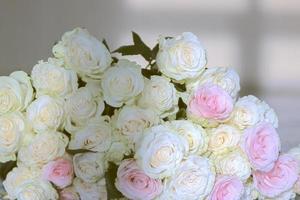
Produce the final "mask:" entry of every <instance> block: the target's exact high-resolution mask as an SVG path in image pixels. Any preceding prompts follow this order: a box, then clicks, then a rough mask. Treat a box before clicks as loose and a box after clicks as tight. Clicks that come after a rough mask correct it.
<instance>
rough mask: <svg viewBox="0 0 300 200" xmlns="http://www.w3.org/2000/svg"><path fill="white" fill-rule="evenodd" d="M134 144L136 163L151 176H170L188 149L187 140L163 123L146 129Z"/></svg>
mask: <svg viewBox="0 0 300 200" xmlns="http://www.w3.org/2000/svg"><path fill="white" fill-rule="evenodd" d="M136 146H137V149H136V152H135V158H136V160H137V163H138V165H139V166H140V167H141V169H142V170H143V171H144V172H145V173H146V174H147V175H148V176H150V177H152V178H164V177H168V176H171V175H172V174H173V173H174V171H175V170H176V168H177V167H178V165H179V164H180V162H181V160H182V159H183V157H184V155H185V154H186V153H187V150H188V143H187V141H186V140H184V139H183V138H182V137H181V136H179V135H178V134H177V133H176V132H175V131H173V130H171V129H170V128H168V127H166V126H163V125H158V126H154V127H152V128H150V129H148V130H147V131H146V132H145V133H144V135H143V138H141V140H140V141H139V142H138V143H137V144H136Z"/></svg>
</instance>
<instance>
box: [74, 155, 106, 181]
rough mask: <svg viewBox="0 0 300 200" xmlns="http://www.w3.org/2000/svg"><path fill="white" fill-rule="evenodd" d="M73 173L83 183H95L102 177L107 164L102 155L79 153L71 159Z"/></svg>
mask: <svg viewBox="0 0 300 200" xmlns="http://www.w3.org/2000/svg"><path fill="white" fill-rule="evenodd" d="M73 165H74V171H75V174H76V176H77V177H79V178H81V179H82V180H84V181H85V182H88V183H95V182H97V181H98V180H100V179H101V178H103V177H104V173H105V171H106V167H107V164H106V162H105V160H104V154H103V153H91V152H90V153H79V154H76V155H75V156H74V157H73Z"/></svg>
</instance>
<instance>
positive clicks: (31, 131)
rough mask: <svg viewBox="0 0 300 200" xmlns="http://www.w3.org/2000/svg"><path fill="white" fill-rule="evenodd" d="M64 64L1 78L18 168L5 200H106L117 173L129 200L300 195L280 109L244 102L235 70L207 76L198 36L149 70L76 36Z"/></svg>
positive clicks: (169, 46)
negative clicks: (285, 149) (283, 141)
mask: <svg viewBox="0 0 300 200" xmlns="http://www.w3.org/2000/svg"><path fill="white" fill-rule="evenodd" d="M141 44H142V45H140V46H143V45H144V44H143V43H141ZM121 50H122V48H121ZM123 50H124V48H123ZM141 53H142V52H141ZM124 54H125V53H124ZM128 54H132V53H130V52H129V53H128ZM53 55H54V56H53V57H51V58H49V59H48V60H47V61H46V62H45V61H40V62H39V63H38V64H37V65H35V66H34V67H33V70H32V72H31V76H30V77H29V76H28V75H27V74H26V73H25V72H21V71H18V72H14V73H12V74H11V75H9V76H2V77H0V83H1V84H0V162H2V163H5V162H8V161H16V167H14V168H13V169H12V170H11V171H10V172H9V173H8V174H7V175H6V178H5V180H4V181H3V185H4V188H5V190H6V192H7V195H6V197H5V198H8V199H20V200H33V199H37V200H46V199H49V200H54V199H61V200H79V199H81V200H97V199H107V198H109V197H108V196H109V195H111V194H110V191H108V187H107V186H106V185H107V181H108V180H109V177H107V175H106V174H107V173H108V174H109V173H110V171H109V165H110V163H114V164H115V165H117V166H118V168H117V172H116V178H114V180H113V182H114V183H113V184H114V185H115V189H117V190H118V191H119V192H120V193H121V194H122V195H123V196H124V197H122V198H124V199H135V200H151V199H157V200H159V199H161V200H168V199H170V200H172V199H178V200H184V199H187V200H199V199H205V200H222V199H224V200H238V199H245V200H252V199H281V200H283V199H292V198H294V197H295V194H296V193H299V192H300V181H297V180H298V175H299V167H298V163H300V147H299V148H298V147H297V148H295V149H292V150H291V151H290V152H289V153H287V154H283V155H279V154H280V139H279V136H278V134H277V132H276V129H275V128H277V126H278V119H277V116H276V114H275V112H274V111H273V109H272V108H270V107H269V106H268V105H267V104H266V103H265V102H264V101H261V100H259V99H258V98H256V97H254V96H245V97H242V98H238V92H239V90H240V83H239V76H238V75H237V73H236V72H235V71H234V70H233V69H230V68H225V67H209V68H206V52H205V50H204V49H203V47H202V45H201V43H200V42H199V40H198V38H197V37H196V36H195V35H193V34H192V33H183V34H182V35H180V36H177V37H174V38H169V37H167V38H165V37H162V38H160V40H159V45H158V46H157V51H156V52H155V57H154V59H153V60H151V61H150V62H149V65H148V66H147V67H145V68H143V67H141V66H140V65H138V64H137V63H135V62H131V61H129V60H126V59H120V60H118V59H117V58H115V57H112V56H111V53H110V52H109V50H108V47H107V46H106V45H105V43H101V42H99V41H98V40H97V39H96V38H95V37H93V36H91V35H90V34H89V33H88V32H87V31H86V30H85V29H81V28H76V29H74V30H73V31H70V32H67V33H65V34H64V35H63V37H62V39H61V41H59V42H58V43H57V44H56V45H55V46H54V47H53ZM152 57H153V56H152ZM144 72H146V73H144ZM149 74H150V76H149Z"/></svg>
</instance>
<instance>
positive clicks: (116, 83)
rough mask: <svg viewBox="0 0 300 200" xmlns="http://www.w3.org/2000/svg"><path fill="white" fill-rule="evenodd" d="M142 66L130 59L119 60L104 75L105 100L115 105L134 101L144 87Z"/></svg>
mask: <svg viewBox="0 0 300 200" xmlns="http://www.w3.org/2000/svg"><path fill="white" fill-rule="evenodd" d="M141 69H142V68H141V66H139V65H138V64H136V63H135V62H130V61H129V60H119V61H118V63H117V64H116V65H115V66H113V67H111V68H109V69H108V70H107V71H106V72H105V73H104V75H103V79H102V83H101V85H102V89H103V96H104V100H105V102H106V103H107V104H109V105H111V106H113V107H121V106H122V105H123V104H129V103H132V101H133V99H134V98H135V97H136V96H137V95H139V94H140V93H141V92H142V91H143V89H144V78H143V75H142V73H141Z"/></svg>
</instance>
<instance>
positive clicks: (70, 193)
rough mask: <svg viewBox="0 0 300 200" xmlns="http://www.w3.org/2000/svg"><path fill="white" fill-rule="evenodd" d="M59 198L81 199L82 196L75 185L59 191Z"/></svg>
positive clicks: (67, 199) (68, 199)
mask: <svg viewBox="0 0 300 200" xmlns="http://www.w3.org/2000/svg"><path fill="white" fill-rule="evenodd" d="M59 200H80V198H79V195H78V193H77V192H76V190H75V189H74V188H73V187H67V188H64V189H63V190H61V191H60V192H59Z"/></svg>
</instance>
